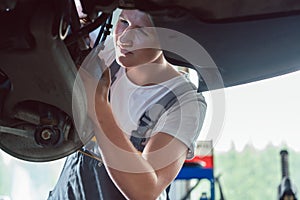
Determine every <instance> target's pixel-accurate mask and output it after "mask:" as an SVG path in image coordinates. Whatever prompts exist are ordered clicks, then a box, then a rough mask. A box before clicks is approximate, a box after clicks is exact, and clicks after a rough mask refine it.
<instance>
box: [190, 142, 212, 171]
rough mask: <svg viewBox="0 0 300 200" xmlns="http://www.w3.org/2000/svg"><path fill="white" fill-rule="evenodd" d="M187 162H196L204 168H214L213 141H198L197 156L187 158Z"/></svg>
mask: <svg viewBox="0 0 300 200" xmlns="http://www.w3.org/2000/svg"><path fill="white" fill-rule="evenodd" d="M185 163H186V164H196V165H200V166H201V167H203V168H206V169H207V168H210V169H212V168H214V157H213V143H212V141H211V140H209V141H198V142H197V148H196V151H195V157H194V158H193V159H190V160H185Z"/></svg>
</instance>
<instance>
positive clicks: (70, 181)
mask: <svg viewBox="0 0 300 200" xmlns="http://www.w3.org/2000/svg"><path fill="white" fill-rule="evenodd" d="M150 27H152V28H154V25H153V22H152V20H151V18H150V16H149V15H148V14H146V13H144V12H142V11H139V10H122V12H121V14H120V16H119V18H118V21H117V24H116V26H115V29H114V34H113V44H114V45H113V46H114V53H115V60H116V62H117V64H118V65H119V66H120V68H119V69H118V70H117V72H116V74H115V75H112V72H111V71H110V70H107V69H106V70H105V69H103V73H102V76H101V79H100V81H99V82H98V83H97V87H96V91H95V92H93V91H92V89H91V90H89V88H91V87H90V86H91V85H92V84H93V81H94V80H92V79H93V78H91V77H92V76H90V75H89V74H88V73H86V71H85V70H82V72H81V76H82V77H83V80H84V83H85V87H86V88H87V93H89V94H92V93H93V94H94V96H93V95H91V96H89V94H88V97H89V98H90V100H92V101H91V103H90V104H89V116H90V118H91V119H92V121H93V122H94V124H95V128H94V130H95V136H96V140H92V141H91V142H89V143H88V144H86V145H85V146H84V147H83V149H82V150H80V151H78V152H76V153H74V154H72V155H70V156H68V157H67V159H66V162H65V165H64V167H63V170H62V173H61V175H60V177H59V180H58V182H57V184H56V186H55V188H54V190H53V191H51V192H50V194H49V198H48V199H64V200H65V199H105V200H110V199H147V200H150V199H167V193H166V188H167V187H168V186H169V185H170V184H171V182H172V181H173V180H174V179H175V178H176V176H177V174H178V173H179V171H180V169H181V167H182V165H183V163H184V161H185V159H190V158H192V157H193V155H194V148H195V142H196V140H197V138H198V136H199V133H200V130H201V127H202V124H203V121H204V117H205V113H206V103H205V99H204V97H203V96H202V95H201V94H200V93H197V91H196V90H194V89H190V90H189V91H187V92H185V93H184V94H182V95H180V96H178V97H177V98H178V99H177V104H176V103H175V104H173V105H172V106H171V107H170V108H169V109H167V110H166V111H165V112H164V113H163V114H162V116H161V117H160V118H159V120H158V122H157V123H156V124H155V126H154V128H152V129H151V130H149V131H147V134H146V136H145V138H143V140H141V142H140V144H138V145H136V144H134V138H135V139H136V138H137V140H138V141H139V139H140V138H139V136H134V130H138V128H139V126H141V125H140V123H139V122H140V121H139V120H140V118H141V116H143V114H144V113H146V111H147V109H149V108H150V107H151V106H152V105H157V104H156V103H157V102H158V101H159V100H160V99H161V98H162V97H164V96H166V95H167V94H168V92H169V91H173V90H176V89H178V88H179V87H180V86H181V85H182V84H183V85H184V84H185V83H188V84H191V83H190V80H189V79H188V77H187V75H186V74H182V73H180V72H178V71H177V70H176V67H177V66H174V65H172V64H171V63H169V62H168V61H167V60H166V58H165V57H164V54H163V51H162V50H161V49H160V47H159V42H158V38H157V36H156V32H155V29H152V28H150ZM149 46H151V48H149ZM153 46H155V47H156V48H153ZM107 52H109V51H107ZM99 55H100V54H99ZM110 76H115V78H116V79H115V80H114V81H113V82H112V80H111V77H110ZM175 94H176V93H175ZM93 101H94V102H93ZM150 115H151V113H150ZM139 145H140V146H142V148H139ZM100 170H105V171H106V172H107V175H108V179H110V181H111V183H110V182H108V181H107V179H106V178H105V177H104V176H105V175H103V174H104V173H103V172H102V171H100ZM111 185H112V186H113V187H115V188H116V190H112V189H111V188H110V187H111ZM110 193H111V194H110ZM117 193H119V194H117Z"/></svg>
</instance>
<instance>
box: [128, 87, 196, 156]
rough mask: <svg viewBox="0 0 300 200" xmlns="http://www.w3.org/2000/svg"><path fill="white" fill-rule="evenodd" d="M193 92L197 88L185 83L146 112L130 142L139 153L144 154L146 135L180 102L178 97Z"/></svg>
mask: <svg viewBox="0 0 300 200" xmlns="http://www.w3.org/2000/svg"><path fill="white" fill-rule="evenodd" d="M192 90H197V88H196V87H195V86H194V85H193V84H192V83H189V82H184V83H183V84H181V85H179V86H178V87H176V88H175V89H173V90H171V91H169V92H168V93H167V94H166V95H165V96H163V97H162V98H161V99H160V100H158V101H157V102H156V103H155V104H153V105H151V106H150V107H149V108H148V109H147V110H146V111H145V113H144V114H143V115H142V116H141V118H140V120H139V123H138V128H137V130H133V131H132V133H131V137H130V141H131V142H132V144H133V145H134V147H135V148H136V149H137V150H138V151H140V152H142V151H143V150H144V148H145V144H144V143H145V141H146V133H147V132H148V131H149V130H151V129H153V128H154V126H155V125H156V123H157V122H158V120H159V118H160V117H161V116H162V115H163V114H164V112H165V111H167V110H168V109H169V108H170V107H171V106H172V105H174V104H175V103H176V102H178V98H177V97H179V96H181V95H183V94H185V93H186V92H189V91H192Z"/></svg>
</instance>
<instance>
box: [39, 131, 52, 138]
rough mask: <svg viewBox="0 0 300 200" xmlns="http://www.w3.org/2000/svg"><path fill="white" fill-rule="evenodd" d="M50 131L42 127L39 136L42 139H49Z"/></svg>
mask: <svg viewBox="0 0 300 200" xmlns="http://www.w3.org/2000/svg"><path fill="white" fill-rule="evenodd" d="M51 135H52V131H51V130H49V129H44V130H43V131H42V133H41V138H42V139H43V140H49V139H51Z"/></svg>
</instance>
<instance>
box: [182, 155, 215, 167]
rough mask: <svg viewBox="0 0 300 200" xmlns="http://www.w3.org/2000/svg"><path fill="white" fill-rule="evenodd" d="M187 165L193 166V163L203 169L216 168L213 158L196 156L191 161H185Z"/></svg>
mask: <svg viewBox="0 0 300 200" xmlns="http://www.w3.org/2000/svg"><path fill="white" fill-rule="evenodd" d="M185 163H188V164H192V163H195V164H199V165H201V166H202V167H203V168H213V167H214V160H213V156H195V157H194V158H193V159H191V160H185Z"/></svg>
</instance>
